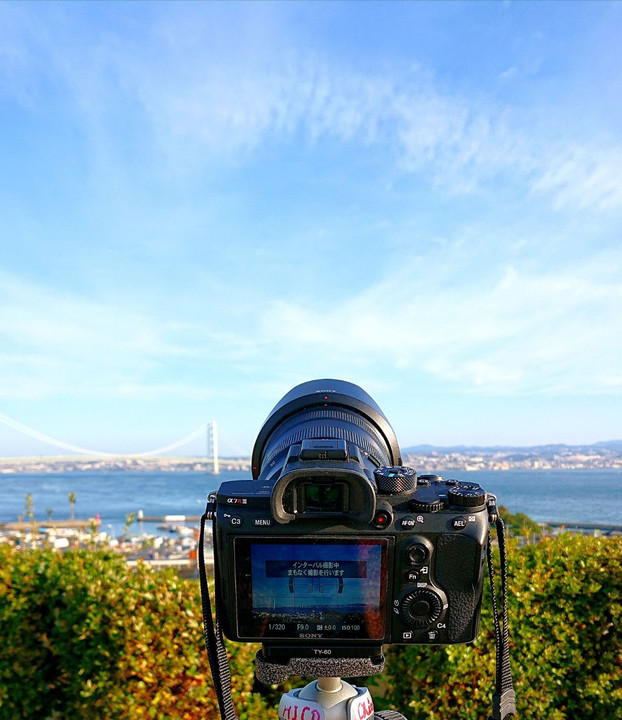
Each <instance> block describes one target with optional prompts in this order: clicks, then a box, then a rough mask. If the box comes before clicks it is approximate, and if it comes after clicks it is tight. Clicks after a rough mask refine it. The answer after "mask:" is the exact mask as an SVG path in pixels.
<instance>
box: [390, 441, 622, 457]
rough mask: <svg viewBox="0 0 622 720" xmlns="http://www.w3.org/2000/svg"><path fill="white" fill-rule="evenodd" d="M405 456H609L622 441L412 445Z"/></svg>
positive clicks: (617, 450) (621, 449) (618, 450)
mask: <svg viewBox="0 0 622 720" xmlns="http://www.w3.org/2000/svg"><path fill="white" fill-rule="evenodd" d="M402 452H403V453H404V454H407V453H412V454H414V455H431V454H432V453H440V454H443V455H446V454H450V453H456V454H459V455H479V454H483V455H492V454H495V453H503V454H505V455H519V456H523V457H524V456H526V455H538V456H540V457H546V456H549V455H559V454H562V453H594V452H596V453H599V454H608V453H615V454H620V453H622V440H606V441H602V442H597V443H593V444H592V445H565V444H563V443H551V444H549V445H529V446H524V445H450V446H440V445H411V446H410V447H407V448H402Z"/></svg>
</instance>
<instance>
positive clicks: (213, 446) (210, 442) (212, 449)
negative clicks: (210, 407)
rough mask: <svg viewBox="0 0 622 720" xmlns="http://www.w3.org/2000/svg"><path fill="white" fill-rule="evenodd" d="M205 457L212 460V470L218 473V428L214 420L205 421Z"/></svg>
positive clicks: (215, 473)
mask: <svg viewBox="0 0 622 720" xmlns="http://www.w3.org/2000/svg"><path fill="white" fill-rule="evenodd" d="M207 457H208V459H211V460H212V472H213V474H214V475H218V474H219V473H220V465H219V464H218V429H217V426H216V420H212V421H211V422H208V423H207Z"/></svg>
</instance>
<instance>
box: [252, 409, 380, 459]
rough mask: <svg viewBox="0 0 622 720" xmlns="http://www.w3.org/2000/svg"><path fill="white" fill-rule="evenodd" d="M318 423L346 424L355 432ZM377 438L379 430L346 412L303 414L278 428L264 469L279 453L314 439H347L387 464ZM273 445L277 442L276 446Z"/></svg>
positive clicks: (314, 411) (335, 410)
mask: <svg viewBox="0 0 622 720" xmlns="http://www.w3.org/2000/svg"><path fill="white" fill-rule="evenodd" d="M318 421H322V422H323V423H330V422H331V421H333V422H334V421H339V422H341V423H344V424H346V425H350V426H352V425H354V426H355V429H352V428H348V427H343V426H339V425H333V424H322V425H319V424H318ZM307 423H308V424H307ZM356 428H360V429H361V430H362V433H358V432H356ZM377 438H378V440H380V438H379V437H378V431H377V430H376V429H375V428H374V427H373V426H372V425H371V424H370V423H368V422H367V421H366V420H365V419H364V418H362V417H360V416H359V415H357V414H355V413H353V412H350V411H348V410H347V409H343V410H342V409H336V408H326V409H322V410H309V411H306V412H305V411H303V412H301V413H297V414H296V415H294V416H293V417H292V418H289V419H288V420H286V421H285V422H284V423H282V424H281V425H279V426H278V427H277V428H276V430H275V432H274V433H273V434H272V436H271V437H270V438H269V439H268V441H267V442H266V448H267V450H268V452H267V454H266V455H265V456H264V458H263V459H262V466H263V467H267V466H269V465H270V463H271V462H272V460H273V459H274V458H275V457H276V456H277V455H278V454H279V453H281V452H283V451H284V450H287V449H288V448H290V447H291V446H292V445H295V444H298V443H301V442H302V441H303V440H314V439H332V440H345V441H346V442H347V443H352V444H353V445H356V446H358V447H359V448H360V449H361V450H362V451H363V452H364V453H365V454H367V455H368V456H369V457H370V458H372V461H374V462H375V463H377V464H378V465H385V464H388V457H387V453H386V452H385V451H383V450H382V446H381V444H380V442H378V441H377V442H372V441H371V440H372V439H373V440H376V439H377ZM275 441H276V442H275ZM273 442H275V444H274V445H273V444H272V443H273Z"/></svg>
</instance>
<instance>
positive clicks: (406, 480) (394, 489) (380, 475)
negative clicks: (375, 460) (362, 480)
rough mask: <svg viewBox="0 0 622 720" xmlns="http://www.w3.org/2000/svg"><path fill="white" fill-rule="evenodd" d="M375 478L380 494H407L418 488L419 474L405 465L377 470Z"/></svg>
mask: <svg viewBox="0 0 622 720" xmlns="http://www.w3.org/2000/svg"><path fill="white" fill-rule="evenodd" d="M374 477H375V478H376V485H377V486H378V492H379V493H381V494H383V495H390V494H394V493H401V492H406V491H408V490H414V489H415V488H416V487H417V473H416V472H415V470H413V469H412V468H409V467H405V466H403V465H397V466H388V467H379V468H376V469H375V470H374Z"/></svg>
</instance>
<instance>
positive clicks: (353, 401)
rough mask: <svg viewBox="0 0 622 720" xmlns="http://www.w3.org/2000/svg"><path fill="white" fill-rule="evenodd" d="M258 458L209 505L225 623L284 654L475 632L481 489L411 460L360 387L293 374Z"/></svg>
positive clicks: (275, 655) (356, 653)
mask: <svg viewBox="0 0 622 720" xmlns="http://www.w3.org/2000/svg"><path fill="white" fill-rule="evenodd" d="M252 466H253V478H254V479H253V480H250V481H234V482H225V483H223V484H222V485H221V487H220V488H219V490H218V494H217V499H216V504H215V509H214V513H215V516H214V517H215V522H214V558H215V571H216V580H217V582H216V592H217V608H218V613H219V615H220V619H221V623H222V626H223V629H224V632H225V634H226V636H227V637H229V638H230V639H231V640H238V641H244V642H261V643H263V653H264V656H265V657H266V658H272V659H284V660H288V659H290V658H294V657H298V658H301V657H303V658H304V657H307V658H313V657H316V658H317V657H318V656H319V657H320V658H321V657H323V656H330V657H331V658H335V657H337V658H339V657H342V658H353V657H363V656H365V657H369V658H373V657H375V656H378V655H380V654H381V646H382V645H383V644H386V643H425V644H447V643H461V642H469V641H471V640H473V639H474V638H475V637H476V635H477V630H478V623H479V615H480V603H481V598H482V587H483V577H484V565H485V556H486V548H487V544H488V513H487V508H486V501H487V496H486V493H485V492H484V490H483V489H482V488H481V487H480V486H479V485H478V484H476V483H467V482H458V481H455V480H445V479H444V478H442V477H440V476H437V475H419V476H417V473H416V472H415V471H414V470H413V469H412V468H408V467H404V466H403V465H402V460H401V457H400V450H399V446H398V443H397V439H396V438H395V434H394V432H393V430H392V428H391V426H390V424H389V422H388V420H387V419H386V417H385V416H384V414H383V413H382V411H381V410H380V408H379V407H378V406H377V405H376V403H375V402H374V401H373V400H372V398H371V397H370V396H369V395H368V394H367V393H365V392H364V391H363V390H362V389H361V388H360V387H358V386H356V385H353V384H351V383H347V382H344V381H339V380H318V381H312V382H308V383H303V384H302V385H299V386H297V387H295V388H294V389H293V390H291V391H290V392H289V393H288V394H287V395H285V397H284V398H283V399H282V400H281V401H280V402H279V403H278V404H277V405H276V407H275V408H274V409H273V411H272V412H271V413H270V415H269V416H268V419H267V420H266V422H265V423H264V425H263V427H262V429H261V431H260V433H259V436H258V438H257V441H256V443H255V447H254V450H253V457H252Z"/></svg>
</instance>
